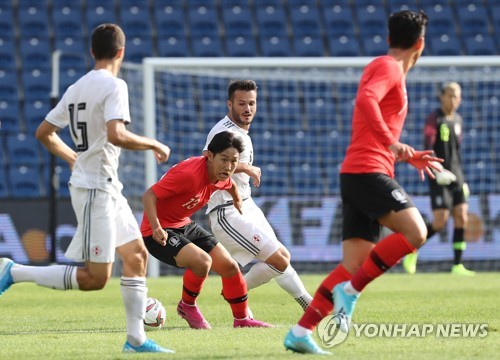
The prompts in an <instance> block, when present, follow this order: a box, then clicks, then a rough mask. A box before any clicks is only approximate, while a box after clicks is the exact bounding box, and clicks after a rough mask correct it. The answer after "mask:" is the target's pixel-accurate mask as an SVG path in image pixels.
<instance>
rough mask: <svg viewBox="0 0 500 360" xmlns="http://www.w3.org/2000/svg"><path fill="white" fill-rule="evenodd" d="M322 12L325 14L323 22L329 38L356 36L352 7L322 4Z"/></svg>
mask: <svg viewBox="0 0 500 360" xmlns="http://www.w3.org/2000/svg"><path fill="white" fill-rule="evenodd" d="M321 12H322V13H323V20H324V23H325V28H326V33H327V34H328V37H330V38H332V37H338V36H341V35H345V36H354V35H355V31H354V24H355V21H354V15H353V12H352V9H351V7H349V6H341V5H338V4H335V5H332V6H328V5H326V4H325V3H324V2H322V5H321Z"/></svg>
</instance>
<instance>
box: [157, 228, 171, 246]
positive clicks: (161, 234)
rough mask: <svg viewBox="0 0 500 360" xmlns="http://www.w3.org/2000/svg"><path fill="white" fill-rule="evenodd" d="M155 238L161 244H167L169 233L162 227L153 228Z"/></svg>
mask: <svg viewBox="0 0 500 360" xmlns="http://www.w3.org/2000/svg"><path fill="white" fill-rule="evenodd" d="M153 239H154V240H155V241H156V242H157V243H158V244H160V245H161V246H165V245H167V239H168V234H167V232H166V231H165V230H163V229H162V228H161V227H159V228H157V229H154V230H153Z"/></svg>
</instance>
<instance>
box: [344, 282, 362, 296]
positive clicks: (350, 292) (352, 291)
mask: <svg viewBox="0 0 500 360" xmlns="http://www.w3.org/2000/svg"><path fill="white" fill-rule="evenodd" d="M344 292H345V293H346V294H347V295H358V294H359V291H358V290H356V289H355V288H353V287H352V284H351V282H350V281H348V282H346V283H345V285H344Z"/></svg>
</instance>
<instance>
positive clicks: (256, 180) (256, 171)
mask: <svg viewBox="0 0 500 360" xmlns="http://www.w3.org/2000/svg"><path fill="white" fill-rule="evenodd" d="M248 175H249V176H250V177H251V178H252V180H253V186H255V187H259V186H260V177H261V176H262V171H261V170H260V167H257V166H250V171H249V172H248Z"/></svg>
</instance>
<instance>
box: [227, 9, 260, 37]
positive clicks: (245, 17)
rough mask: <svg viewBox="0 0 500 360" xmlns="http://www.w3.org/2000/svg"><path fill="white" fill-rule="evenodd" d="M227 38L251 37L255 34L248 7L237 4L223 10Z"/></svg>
mask: <svg viewBox="0 0 500 360" xmlns="http://www.w3.org/2000/svg"><path fill="white" fill-rule="evenodd" d="M222 17H223V19H224V27H225V30H226V37H229V38H232V39H234V38H236V37H238V36H244V37H246V36H251V35H252V34H253V21H252V13H251V12H250V8H249V7H248V5H242V4H235V5H233V6H227V5H226V6H224V7H223V9H222Z"/></svg>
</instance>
